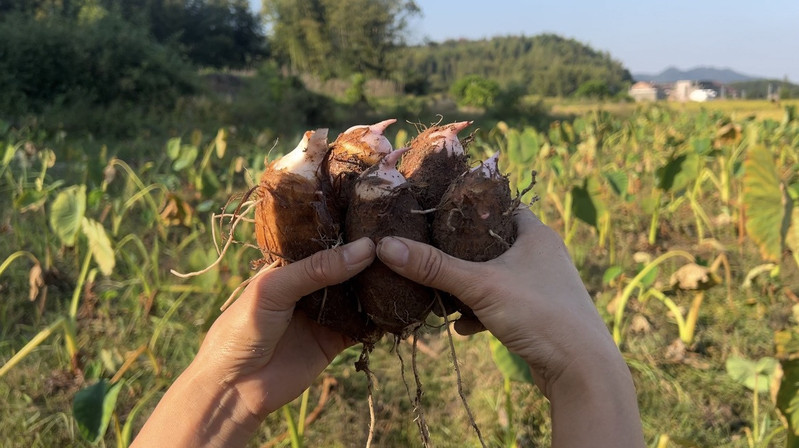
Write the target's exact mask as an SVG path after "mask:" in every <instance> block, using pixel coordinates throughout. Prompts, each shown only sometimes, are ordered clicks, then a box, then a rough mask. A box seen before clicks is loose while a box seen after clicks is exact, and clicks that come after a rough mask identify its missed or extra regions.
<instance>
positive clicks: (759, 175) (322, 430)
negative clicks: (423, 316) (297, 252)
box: [0, 0, 799, 448]
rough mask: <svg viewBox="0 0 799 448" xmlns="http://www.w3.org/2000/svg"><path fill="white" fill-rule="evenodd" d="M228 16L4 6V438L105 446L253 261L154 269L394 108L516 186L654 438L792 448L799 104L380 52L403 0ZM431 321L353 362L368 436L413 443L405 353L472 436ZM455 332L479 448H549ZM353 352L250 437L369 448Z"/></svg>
mask: <svg viewBox="0 0 799 448" xmlns="http://www.w3.org/2000/svg"><path fill="white" fill-rule="evenodd" d="M244 4H245V2H243V1H238V0H235V1H226V0H185V1H161V0H156V1H150V0H136V1H119V0H71V1H61V0H36V1H22V0H0V14H2V16H0V42H2V43H3V45H0V85H3V87H4V88H3V89H2V91H0V210H2V211H0V295H2V297H4V298H5V300H3V301H2V302H0V402H2V403H3V405H2V406H0V420H2V421H3V423H4V424H3V425H0V445H2V446H92V444H93V442H94V441H97V442H96V443H97V444H103V445H104V446H111V445H116V446H120V447H124V446H127V445H128V444H129V442H130V440H132V437H133V436H135V434H136V431H137V430H138V428H140V427H141V425H142V423H143V421H144V419H145V418H146V417H147V415H148V414H149V412H150V411H151V410H152V409H153V407H154V406H155V403H156V402H157V400H158V398H159V397H160V396H161V395H162V394H163V393H164V391H165V390H166V387H168V385H169V384H170V383H171V382H172V381H173V380H174V379H175V378H176V377H177V375H178V374H179V373H180V372H181V371H182V369H183V368H185V366H186V365H187V364H188V362H189V361H190V360H191V359H192V357H193V356H194V354H195V353H196V350H197V347H198V345H199V342H200V341H201V339H202V337H203V335H204V333H205V331H207V329H208V327H209V326H210V325H211V323H212V322H213V321H214V319H215V318H216V317H217V316H218V314H219V311H218V310H219V307H220V305H221V304H222V303H223V302H224V301H225V299H226V298H227V297H228V295H229V294H230V293H231V292H232V291H234V290H235V289H236V288H237V287H238V286H239V285H240V284H241V282H242V281H243V280H244V279H246V278H248V277H249V276H250V275H251V274H252V271H251V269H250V266H249V262H250V261H251V260H254V259H257V258H260V256H261V255H260V252H259V251H258V250H256V249H254V248H253V247H251V246H250V245H248V244H235V245H233V246H232V247H231V249H230V250H229V251H228V252H227V253H226V255H225V256H224V258H223V259H222V261H221V263H219V264H218V265H217V266H216V267H214V268H213V269H211V270H209V272H207V273H206V274H204V275H202V276H198V277H196V278H191V279H180V278H178V277H176V276H174V275H172V274H170V270H172V269H174V270H177V271H180V272H186V271H193V270H197V269H200V268H203V267H205V266H208V265H209V264H210V263H211V262H212V261H213V260H215V259H216V257H217V254H218V250H219V249H218V248H219V247H220V244H221V243H222V242H223V241H222V240H224V239H227V238H228V237H230V234H229V233H228V232H232V236H233V237H234V238H235V240H236V241H241V242H253V240H254V237H253V227H252V224H251V223H249V222H241V224H240V225H239V226H237V227H236V228H235V229H231V228H230V224H229V215H226V214H229V213H231V212H232V211H233V210H235V207H236V206H237V205H238V202H239V200H240V199H241V194H242V193H243V192H245V191H247V190H248V188H249V187H250V186H251V185H252V182H253V179H258V176H259V173H260V171H261V170H262V169H263V166H264V161H265V160H267V159H273V158H275V157H277V156H278V155H280V154H281V153H283V152H285V151H286V150H288V149H290V148H292V147H293V146H294V144H295V143H296V140H297V139H298V136H299V135H300V133H301V132H303V131H305V130H306V129H312V128H314V127H318V126H324V127H330V128H331V136H335V135H336V134H337V133H338V132H340V131H342V130H344V129H346V128H348V127H349V126H351V125H354V124H363V123H373V122H376V121H379V120H381V119H385V118H389V117H392V118H398V119H399V122H398V123H397V124H395V125H394V126H392V128H390V130H389V132H390V133H391V135H390V136H389V137H390V139H391V141H394V142H395V146H396V147H399V146H402V145H404V144H405V143H407V141H408V140H409V138H410V137H412V136H413V135H415V134H416V132H417V129H416V126H417V125H419V124H421V125H427V124H429V123H430V122H433V121H438V120H439V119H440V117H439V116H438V115H439V114H441V115H443V120H444V121H445V122H450V121H456V120H474V121H475V123H474V125H473V126H472V128H471V129H474V130H476V131H475V133H474V135H473V140H472V142H471V144H470V145H469V150H470V151H471V152H472V153H473V156H474V157H475V158H476V159H477V158H480V159H482V158H485V157H486V156H487V155H490V154H491V153H493V152H494V151H497V150H499V151H500V152H501V167H502V169H503V170H504V171H505V172H507V173H508V174H509V176H510V179H511V182H512V184H513V186H514V187H516V188H521V187H523V186H526V185H527V184H529V183H530V182H531V180H532V174H531V172H532V170H536V171H537V172H538V175H537V180H538V184H537V185H536V187H535V188H534V190H533V191H532V192H531V193H529V194H528V195H527V196H526V197H525V199H526V200H528V201H529V200H531V199H532V197H533V195H538V196H539V197H540V201H538V202H536V203H535V205H534V206H533V210H534V211H535V212H536V213H537V214H538V215H539V216H540V217H541V218H542V220H544V221H545V222H546V223H548V224H549V225H550V226H552V227H553V228H554V229H556V230H557V231H558V232H559V233H560V234H561V235H562V236H563V238H564V240H565V241H566V243H567V246H568V248H569V251H570V252H571V254H572V256H573V259H574V261H575V264H576V265H577V267H578V268H579V270H580V272H581V274H582V277H583V279H584V281H585V283H586V285H587V287H588V289H589V292H590V293H591V296H592V297H593V298H594V299H595V302H596V306H597V309H598V310H599V312H600V314H601V315H602V317H603V318H604V320H605V322H606V324H607V326H608V330H609V331H610V332H611V333H612V334H613V336H614V338H615V340H616V341H617V343H618V344H619V347H620V349H621V351H622V353H623V354H624V356H625V358H626V360H627V362H628V364H629V366H630V368H631V370H632V372H633V375H634V379H635V382H636V386H637V388H638V392H639V403H640V407H641V412H642V419H643V423H644V430H645V435H646V438H647V443H648V444H649V445H650V446H657V447H660V448H666V447H672V448H676V447H684V446H725V447H750V448H751V447H765V446H797V445H796V444H797V440H799V412H797V409H799V406H798V405H797V403H799V401H798V400H799V392H798V391H797V384H799V381H797V378H799V361H797V359H799V305H797V303H799V177H797V173H798V172H799V155H798V154H799V120H798V119H797V118H798V117H797V108H798V107H799V103H797V101H796V100H787V101H786V100H785V98H786V97H787V96H783V99H782V100H781V102H780V103H772V102H768V101H717V102H713V103H705V104H695V103H687V104H656V105H648V106H643V107H642V106H641V105H637V104H631V103H627V102H618V103H616V102H612V100H611V98H617V97H616V95H617V94H618V93H619V92H622V93H623V92H624V90H625V86H626V83H628V82H629V79H630V77H629V73H627V71H626V70H625V69H624V67H622V66H621V65H620V64H619V63H617V62H615V61H613V60H612V58H611V57H610V56H609V55H607V54H604V53H601V52H596V51H594V50H592V49H591V48H589V47H587V46H585V45H583V44H580V43H579V42H576V41H574V40H570V39H564V38H561V37H558V36H553V35H543V36H534V37H505V38H495V39H490V40H483V41H476V42H468V41H459V42H456V41H449V42H444V43H440V44H434V43H429V44H426V45H422V46H417V47H402V42H403V38H404V37H405V34H404V33H405V32H406V31H407V30H406V25H405V20H406V19H407V18H408V17H409V15H412V14H415V13H416V11H417V8H416V6H415V4H414V3H413V2H399V3H397V2H382V1H375V2H365V1H361V0H351V1H343V2H332V1H325V0H314V1H312V0H304V1H302V2H286V1H279V0H276V1H271V0H270V1H267V2H265V6H266V13H267V18H268V20H270V21H271V22H270V23H271V26H272V28H270V29H271V30H272V31H274V30H276V29H278V28H280V27H289V28H286V29H288V31H291V33H288V32H287V34H280V35H278V33H273V35H270V36H266V37H264V36H262V35H261V34H260V33H261V32H260V30H259V29H258V28H257V27H254V24H256V23H257V18H256V17H255V16H253V15H252V14H250V13H249V12H246V8H245V7H244ZM341 5H346V6H347V7H348V8H360V10H362V11H363V12H364V14H363V15H362V16H360V17H358V20H362V21H363V22H358V23H359V24H361V25H359V26H350V25H348V24H349V23H351V22H348V20H350V19H351V17H349V16H348V15H347V14H345V13H346V11H347V10H348V9H347V8H345V7H344V6H341ZM375 5H378V6H381V8H377V7H373V6H375ZM367 6H369V7H368V8H367ZM303 8H304V9H303ZM308 11H311V12H313V14H310V15H309V14H306V13H307V12H308ZM386 11H388V12H386ZM301 19H302V21H301V22H298V21H300V20H301ZM292 24H293V26H294V28H291V27H290V25H292ZM366 24H371V25H370V26H372V25H374V27H373V28H369V29H379V30H381V31H380V32H379V33H374V34H370V33H366V32H364V30H365V29H367V28H368V27H367V26H366ZM345 25H346V26H345ZM359 48H360V50H358V49H359ZM365 48H369V49H380V51H376V52H374V53H373V52H370V51H361V50H364V49H365ZM388 55H391V56H390V57H388ZM542 61H543V62H542ZM231 68H237V69H241V71H231V70H230V69H231ZM378 78H380V79H378ZM316 81H319V84H314V82H316ZM323 81H324V82H325V84H321V82H323ZM319 86H324V87H319ZM778 87H779V88H782V87H783V86H782V85H779V86H778V85H777V84H775V88H778ZM381 88H382V90H381ZM403 89H404V91H405V92H409V93H411V94H408V95H398V94H397V93H398V92H401V91H403ZM555 97H558V98H555ZM597 101H599V102H597ZM456 103H457V104H456ZM461 106H462V107H461ZM411 123H414V124H411ZM428 323H429V324H430V325H429V328H426V331H425V332H424V334H423V335H422V336H421V337H420V340H419V344H418V346H419V351H418V353H416V354H415V355H412V353H411V344H410V343H408V342H407V341H401V342H400V343H399V344H398V345H397V346H396V347H395V346H394V341H390V340H385V341H382V342H381V343H380V344H379V345H378V347H377V349H376V350H375V351H374V352H373V354H372V355H371V368H372V370H373V372H374V374H375V375H376V378H377V380H378V382H377V384H378V388H377V400H378V406H377V428H376V433H377V434H376V440H375V443H376V444H378V445H380V446H414V445H418V444H419V434H418V430H417V426H416V424H415V422H414V421H413V419H414V417H415V413H414V406H415V399H414V397H413V396H409V392H408V389H406V385H405V384H404V383H403V377H404V378H406V379H408V380H409V381H411V382H412V381H413V372H412V368H413V366H414V365H415V366H416V367H417V370H418V373H419V379H420V381H421V382H422V384H423V386H424V391H425V393H424V394H423V395H422V396H421V397H419V400H420V402H421V405H422V406H424V410H425V418H426V421H427V423H428V424H429V426H430V437H431V441H432V444H433V445H435V446H443V447H447V446H461V445H463V444H464V439H468V440H467V441H466V442H465V443H466V444H467V445H470V444H471V445H474V444H475V443H476V440H475V436H474V433H473V432H472V430H471V428H470V427H469V423H468V418H467V416H466V412H465V410H464V408H463V404H462V403H461V400H460V397H459V396H458V392H457V390H458V389H457V383H456V378H455V373H454V370H453V365H452V361H451V360H450V358H449V347H450V345H449V344H450V342H449V341H448V339H447V331H446V329H445V328H442V324H443V322H441V321H439V320H435V319H431V320H430V321H429V322H428ZM452 344H453V346H454V347H455V350H456V352H457V355H458V358H459V359H460V361H461V365H462V366H469V368H468V369H466V368H464V369H462V372H461V373H462V375H463V390H464V392H465V396H466V398H467V399H468V402H469V404H470V406H471V408H472V411H473V412H474V414H475V419H476V421H477V424H478V425H479V426H480V428H481V430H482V432H483V434H484V435H485V437H486V439H487V440H488V442H489V444H490V445H491V446H506V447H513V446H519V447H526V446H546V445H548V444H549V442H550V436H551V435H550V432H549V420H548V412H549V409H548V406H549V405H548V403H547V401H546V400H545V399H544V398H543V396H542V395H541V394H540V393H539V392H538V391H537V390H536V389H535V388H534V387H532V386H531V385H530V384H529V383H530V379H529V376H528V375H526V373H529V372H526V370H525V369H524V368H523V366H521V368H520V365H519V363H518V359H516V358H514V356H512V355H511V354H509V353H508V352H507V351H506V350H503V347H502V346H501V345H499V344H497V343H496V341H494V340H493V339H492V338H490V337H489V336H488V335H486V334H479V335H475V336H472V337H468V338H456V339H454V341H453V342H452ZM392 349H396V350H394V351H392ZM358 353H359V350H358V349H357V348H354V349H352V350H348V351H346V352H345V353H343V354H342V355H341V356H339V357H338V358H337V359H336V360H334V362H333V363H332V365H331V366H330V368H328V369H327V371H326V372H325V373H324V374H323V375H322V377H320V379H319V380H318V382H317V384H315V385H314V386H313V387H312V388H311V389H309V390H308V391H306V393H305V394H303V396H302V397H300V398H299V399H298V400H297V402H296V403H294V404H292V405H290V406H287V407H286V408H285V409H283V410H282V411H281V412H276V413H274V415H271V416H269V417H268V418H267V420H266V422H265V423H264V424H263V425H262V427H261V430H260V432H259V434H258V435H257V436H256V438H255V439H254V440H253V441H252V444H251V445H252V446H288V444H292V446H299V445H305V446H341V447H344V446H358V445H361V444H363V443H364V441H365V438H366V428H367V427H368V422H369V413H368V410H367V408H366V390H367V381H366V378H365V376H363V375H361V374H358V373H356V371H355V369H354V367H353V364H354V362H355V361H356V360H357V357H358ZM398 358H399V359H398ZM342 422H346V424H342ZM353 428H363V430H362V431H359V430H357V429H353Z"/></svg>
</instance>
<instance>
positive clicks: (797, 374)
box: [777, 359, 799, 446]
mask: <svg viewBox="0 0 799 448" xmlns="http://www.w3.org/2000/svg"><path fill="white" fill-rule="evenodd" d="M780 363H781V364H782V380H781V381H780V388H779V390H778V391H777V409H779V410H780V413H781V414H782V415H783V417H785V419H786V420H787V421H788V433H789V434H790V435H793V436H798V435H799V359H793V360H783V361H781V362H780ZM788 439H789V440H791V439H793V440H794V444H792V445H789V446H799V443H797V441H796V439H795V438H794V437H790V436H789V437H788Z"/></svg>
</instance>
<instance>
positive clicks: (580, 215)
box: [572, 176, 607, 227]
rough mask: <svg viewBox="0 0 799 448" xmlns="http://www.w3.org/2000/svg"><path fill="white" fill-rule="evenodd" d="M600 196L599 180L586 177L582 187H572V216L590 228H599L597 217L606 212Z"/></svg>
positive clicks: (593, 177)
mask: <svg viewBox="0 0 799 448" xmlns="http://www.w3.org/2000/svg"><path fill="white" fill-rule="evenodd" d="M601 196H602V192H601V189H600V184H599V179H597V177H596V176H590V177H587V178H586V179H585V181H584V182H583V186H582V187H572V214H573V215H574V216H575V217H577V219H579V220H581V221H583V222H584V223H586V224H588V225H590V226H593V227H599V217H600V216H602V215H603V214H604V213H606V212H607V208H606V206H605V203H604V202H603V201H602V197H601Z"/></svg>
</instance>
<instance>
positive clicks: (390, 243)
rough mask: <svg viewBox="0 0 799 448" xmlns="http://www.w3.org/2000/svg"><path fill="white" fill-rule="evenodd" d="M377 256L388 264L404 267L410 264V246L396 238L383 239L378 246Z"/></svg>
mask: <svg viewBox="0 0 799 448" xmlns="http://www.w3.org/2000/svg"><path fill="white" fill-rule="evenodd" d="M377 256H378V257H380V259H381V260H383V262H385V263H386V264H391V265H394V266H397V267H402V266H405V263H407V262H408V246H407V245H405V243H403V242H402V241H400V240H398V239H396V238H391V237H389V238H383V239H382V240H380V243H379V244H378V245H377Z"/></svg>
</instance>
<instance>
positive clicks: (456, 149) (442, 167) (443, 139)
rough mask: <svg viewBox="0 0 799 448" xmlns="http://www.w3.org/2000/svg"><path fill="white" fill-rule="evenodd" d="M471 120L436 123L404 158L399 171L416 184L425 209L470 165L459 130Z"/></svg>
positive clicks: (438, 199)
mask: <svg viewBox="0 0 799 448" xmlns="http://www.w3.org/2000/svg"><path fill="white" fill-rule="evenodd" d="M470 124H472V122H471V121H461V122H458V123H451V124H448V125H444V126H433V127H431V128H429V129H426V130H425V131H424V132H422V133H421V134H419V135H418V136H417V137H416V138H415V139H413V141H412V142H411V144H410V147H411V149H410V150H409V151H408V153H407V154H405V156H404V157H403V158H402V162H401V163H400V166H399V171H400V173H402V175H403V176H405V178H406V179H408V182H410V183H411V185H413V188H414V192H415V193H416V195H417V198H418V200H419V205H421V206H422V208H423V209H432V208H435V207H436V206H437V205H438V203H439V201H440V200H441V196H442V195H443V194H444V192H445V191H447V188H448V187H449V185H450V183H452V181H453V180H454V179H455V178H456V177H458V176H460V175H461V174H463V173H465V172H466V171H468V169H469V164H468V157H467V156H466V154H465V152H464V149H463V145H462V144H461V141H460V140H459V139H458V132H460V131H462V130H463V129H465V128H466V127H467V126H469V125H470Z"/></svg>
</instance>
